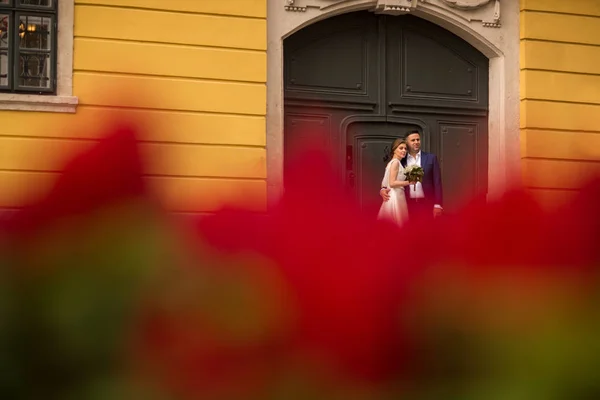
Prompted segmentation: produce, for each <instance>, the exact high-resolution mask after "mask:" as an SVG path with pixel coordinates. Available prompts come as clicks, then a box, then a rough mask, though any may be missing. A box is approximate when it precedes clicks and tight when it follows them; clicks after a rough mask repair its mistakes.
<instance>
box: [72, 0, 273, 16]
mask: <svg viewBox="0 0 600 400" xmlns="http://www.w3.org/2000/svg"><path fill="white" fill-rule="evenodd" d="M190 1H198V0H190ZM220 1H227V0H220ZM75 7H76V8H77V7H91V8H116V9H127V10H137V11H148V12H159V13H167V14H191V15H205V16H208V17H219V18H236V19H257V20H261V21H262V20H265V19H266V18H265V17H255V16H246V15H237V14H218V13H206V12H194V11H183V10H165V9H161V8H146V7H135V6H126V5H111V4H85V3H77V4H75Z"/></svg>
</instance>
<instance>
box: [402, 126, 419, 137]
mask: <svg viewBox="0 0 600 400" xmlns="http://www.w3.org/2000/svg"><path fill="white" fill-rule="evenodd" d="M414 133H416V134H417V135H419V137H421V132H419V130H418V129H417V128H413V129H409V130H408V131H406V135H404V140H408V137H409V136H410V135H412V134H414Z"/></svg>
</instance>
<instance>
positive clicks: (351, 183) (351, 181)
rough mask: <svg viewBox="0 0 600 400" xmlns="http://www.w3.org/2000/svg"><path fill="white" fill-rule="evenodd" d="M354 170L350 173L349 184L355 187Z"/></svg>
mask: <svg viewBox="0 0 600 400" xmlns="http://www.w3.org/2000/svg"><path fill="white" fill-rule="evenodd" d="M354 176H355V175H354V172H349V173H348V185H349V186H350V187H351V188H353V187H354Z"/></svg>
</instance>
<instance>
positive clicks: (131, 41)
mask: <svg viewBox="0 0 600 400" xmlns="http://www.w3.org/2000/svg"><path fill="white" fill-rule="evenodd" d="M75 39H86V40H97V41H106V42H125V43H138V44H152V45H160V46H171V47H183V48H199V49H202V48H204V49H220V50H231V51H236V52H246V53H255V54H256V53H259V54H265V53H266V52H265V50H257V49H245V48H240V47H224V46H209V45H205V44H203V45H199V44H198V45H196V44H183V43H165V42H157V41H154V40H133V39H116V38H102V37H96V36H83V35H81V36H75Z"/></svg>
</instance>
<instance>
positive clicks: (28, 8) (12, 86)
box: [0, 0, 58, 95]
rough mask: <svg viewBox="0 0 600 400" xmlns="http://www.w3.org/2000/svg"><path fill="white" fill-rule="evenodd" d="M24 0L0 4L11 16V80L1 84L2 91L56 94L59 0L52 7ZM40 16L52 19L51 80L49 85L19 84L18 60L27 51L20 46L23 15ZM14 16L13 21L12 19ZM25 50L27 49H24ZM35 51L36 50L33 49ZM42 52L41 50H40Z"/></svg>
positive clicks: (9, 63) (9, 47)
mask: <svg viewBox="0 0 600 400" xmlns="http://www.w3.org/2000/svg"><path fill="white" fill-rule="evenodd" d="M21 1H22V0H9V3H8V4H0V12H2V10H6V13H7V14H8V18H9V25H10V24H11V23H12V25H11V26H9V32H10V33H9V40H8V42H9V43H8V52H9V54H8V67H9V68H8V70H9V71H10V74H9V82H8V87H6V86H1V89H0V92H2V93H14V94H19V93H20V94H39V95H54V94H56V91H57V85H56V83H57V82H56V81H57V79H56V75H57V74H56V70H57V56H56V53H57V43H58V42H57V35H58V24H57V14H58V1H57V0H54V1H52V5H51V6H50V7H43V6H36V5H30V4H21ZM22 16H25V17H29V16H31V17H40V18H48V19H50V27H49V30H50V35H51V38H50V39H51V42H50V50H49V51H48V52H47V54H48V55H49V57H48V64H49V68H50V74H49V76H48V79H49V81H50V85H49V87H31V86H22V85H19V77H20V72H21V71H20V63H19V62H18V60H19V57H20V56H21V54H23V53H27V49H21V47H20V41H19V39H18V38H19V36H20V33H21V32H20V30H19V27H20V25H21V17H22ZM11 18H12V21H11ZM23 50H25V51H23ZM33 52H35V51H33ZM39 53H41V52H39Z"/></svg>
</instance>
